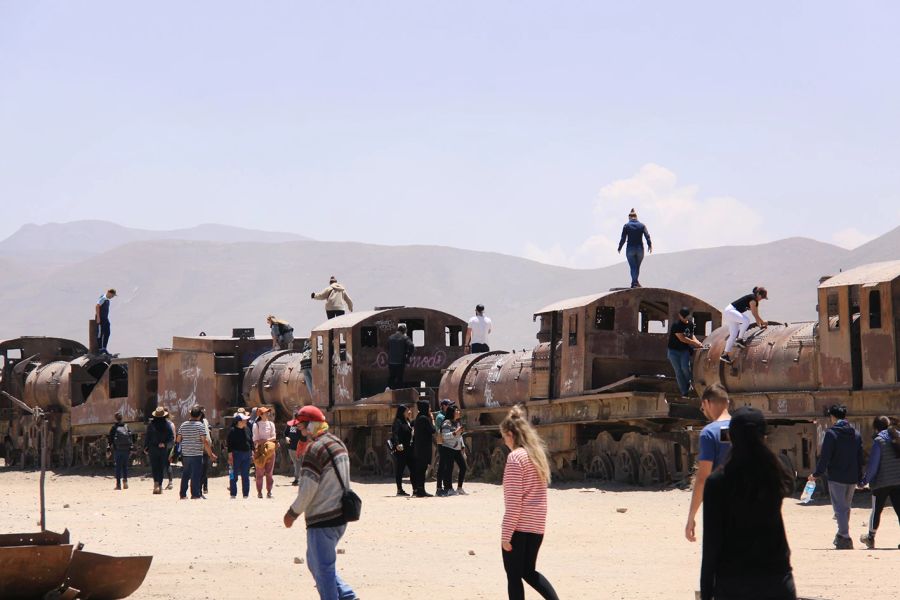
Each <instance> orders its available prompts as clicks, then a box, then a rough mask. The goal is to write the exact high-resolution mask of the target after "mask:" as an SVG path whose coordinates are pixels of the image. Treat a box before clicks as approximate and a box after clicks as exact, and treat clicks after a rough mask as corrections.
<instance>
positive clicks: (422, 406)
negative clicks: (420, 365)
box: [412, 400, 434, 498]
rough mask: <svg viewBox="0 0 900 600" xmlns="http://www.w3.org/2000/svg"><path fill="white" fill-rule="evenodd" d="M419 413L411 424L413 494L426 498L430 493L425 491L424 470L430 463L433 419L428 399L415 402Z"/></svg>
mask: <svg viewBox="0 0 900 600" xmlns="http://www.w3.org/2000/svg"><path fill="white" fill-rule="evenodd" d="M416 408H418V409H419V414H418V416H417V417H416V420H415V423H414V424H413V459H414V461H415V468H414V469H413V475H414V476H415V477H414V480H413V482H412V485H413V495H414V496H416V497H417V498H427V497H430V496H431V495H432V494H429V493H428V492H426V491H425V471H427V470H428V465H430V464H431V454H432V449H431V444H432V442H433V441H434V420H433V419H432V418H431V406H430V405H429V404H428V400H419V401H418V402H416Z"/></svg>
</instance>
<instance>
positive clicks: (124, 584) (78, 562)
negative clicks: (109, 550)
mask: <svg viewBox="0 0 900 600" xmlns="http://www.w3.org/2000/svg"><path fill="white" fill-rule="evenodd" d="M152 561H153V557H152V556H106V555H103V554H95V553H93V552H84V551H82V550H75V552H74V553H73V554H72V562H71V564H70V565H69V571H68V573H67V575H66V585H68V586H69V587H73V588H75V589H77V590H79V591H80V592H81V593H80V597H81V598H90V599H91V600H119V599H120V598H127V597H128V596H130V595H131V594H133V593H134V592H135V591H136V590H137V589H138V588H139V587H141V584H142V583H143V582H144V578H145V577H146V576H147V571H149V570H150V563H151V562H152Z"/></svg>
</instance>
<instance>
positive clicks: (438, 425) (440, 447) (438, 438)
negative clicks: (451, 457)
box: [433, 398, 451, 496]
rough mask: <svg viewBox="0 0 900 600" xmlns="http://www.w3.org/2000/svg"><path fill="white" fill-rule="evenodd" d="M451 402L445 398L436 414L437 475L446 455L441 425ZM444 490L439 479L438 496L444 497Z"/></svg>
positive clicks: (435, 463) (435, 467)
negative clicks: (442, 459)
mask: <svg viewBox="0 0 900 600" xmlns="http://www.w3.org/2000/svg"><path fill="white" fill-rule="evenodd" d="M450 404H451V402H450V399H449V398H444V399H443V400H441V403H440V405H439V406H438V411H437V412H436V413H435V414H434V431H435V439H434V443H435V445H436V446H437V453H436V454H435V458H434V461H435V462H434V468H433V471H434V472H435V473H440V472H441V458H443V454H444V445H443V444H442V443H441V441H442V440H441V424H442V423H443V422H444V415H445V414H446V412H447V407H448V406H450ZM443 490H444V482H443V481H441V478H440V477H437V495H438V496H441V495H443Z"/></svg>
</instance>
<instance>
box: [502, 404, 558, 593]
mask: <svg viewBox="0 0 900 600" xmlns="http://www.w3.org/2000/svg"><path fill="white" fill-rule="evenodd" d="M500 434H501V435H502V436H503V443H504V444H506V447H507V448H509V450H510V452H509V455H508V456H507V457H506V467H505V468H504V469H503V505H504V509H505V510H504V512H503V524H502V526H501V530H500V547H501V548H502V550H503V553H502V554H503V569H504V570H505V571H506V590H507V594H508V596H509V600H525V586H523V585H522V581H523V580H524V581H525V582H526V583H528V585H530V586H531V587H532V588H534V590H535V591H536V592H537V593H538V594H540V595H541V597H542V598H545V599H548V600H559V597H558V596H557V595H556V591H555V590H554V589H553V586H552V585H551V584H550V582H549V581H547V578H546V577H544V576H543V575H541V574H540V573H538V572H537V570H536V566H537V556H538V552H539V551H540V549H541V543H542V542H543V541H544V530H545V528H546V523H547V486H548V485H549V484H550V459H549V456H548V453H547V445H546V444H545V443H544V441H543V440H542V439H541V438H540V436H539V435H538V433H537V431H536V430H535V429H534V427H532V425H531V423H529V422H528V418H527V417H526V415H525V411H524V410H522V408H521V407H519V406H515V407H513V409H512V410H510V411H509V414H507V415H506V418H504V419H503V421H502V422H501V423H500Z"/></svg>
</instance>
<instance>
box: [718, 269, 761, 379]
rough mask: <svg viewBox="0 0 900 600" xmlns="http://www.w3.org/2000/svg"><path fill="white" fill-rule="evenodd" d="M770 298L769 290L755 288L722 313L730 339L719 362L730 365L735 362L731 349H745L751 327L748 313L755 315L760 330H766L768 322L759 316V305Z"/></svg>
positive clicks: (726, 341) (759, 287)
mask: <svg viewBox="0 0 900 600" xmlns="http://www.w3.org/2000/svg"><path fill="white" fill-rule="evenodd" d="M768 297H769V292H768V290H766V288H764V287H762V286H757V287H755V288H753V291H752V292H751V293H749V294H746V295H744V296H741V297H740V298H738V299H737V300H735V301H734V302H732V303H731V304H729V305H728V306H726V307H725V310H724V311H722V320H723V321H724V322H725V325H726V326H727V327H728V339H727V340H725V351H724V352H722V356H720V357H719V360H721V361H722V362H724V363H728V364H729V365H730V364H731V363H732V362H733V361H732V360H731V349H732V348H733V347H734V346H735V345H737V346H738V347H739V348H744V344H745V343H746V342H745V341H744V335H746V333H747V328H748V327H750V318H749V317H748V316H747V312H750V313H752V314H753V318H754V319H756V324H757V325H758V326H759V328H760V329H765V328H766V326H767V324H766V322H765V321H764V320H763V318H762V317H761V316H759V303H760V301H762V300H766V299H768Z"/></svg>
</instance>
